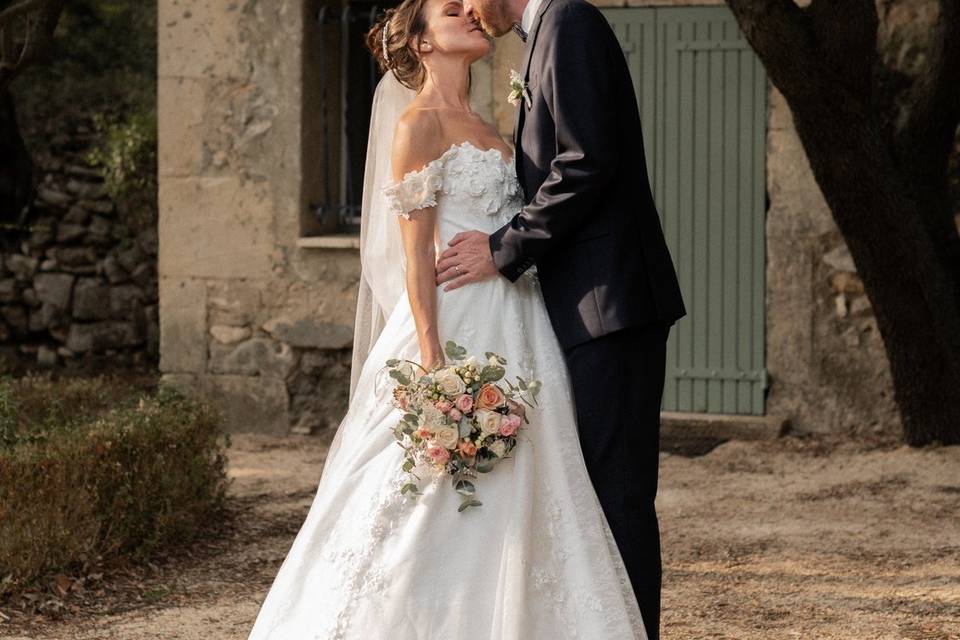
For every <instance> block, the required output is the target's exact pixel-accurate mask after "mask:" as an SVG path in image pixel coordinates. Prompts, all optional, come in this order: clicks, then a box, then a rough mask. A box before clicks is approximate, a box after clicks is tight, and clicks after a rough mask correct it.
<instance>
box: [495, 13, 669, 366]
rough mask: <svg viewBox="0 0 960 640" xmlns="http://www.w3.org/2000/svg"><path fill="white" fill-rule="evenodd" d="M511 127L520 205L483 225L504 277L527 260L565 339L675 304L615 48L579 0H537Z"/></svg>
mask: <svg viewBox="0 0 960 640" xmlns="http://www.w3.org/2000/svg"><path fill="white" fill-rule="evenodd" d="M525 57H526V59H525V64H524V69H523V72H522V73H521V75H522V76H523V78H524V81H525V82H526V83H527V87H528V89H529V93H528V96H527V98H525V99H524V100H522V102H521V104H520V106H519V108H518V114H517V118H518V119H517V126H516V130H515V133H514V145H515V149H516V154H515V158H516V164H517V166H516V169H517V178H518V179H519V181H520V184H521V186H522V188H523V190H524V194H525V198H524V199H525V202H526V204H525V206H524V208H523V209H522V211H520V213H518V214H517V215H516V216H514V218H513V219H512V220H511V221H510V222H509V223H507V224H506V225H504V226H503V227H501V228H500V229H498V230H497V231H495V232H494V233H493V234H491V236H490V250H491V253H492V255H493V261H494V263H495V264H496V266H497V269H498V270H499V271H500V273H502V274H503V275H504V276H505V277H506V278H507V279H509V280H510V281H511V282H513V281H516V280H517V278H519V277H520V276H521V275H522V274H523V272H524V271H526V270H527V269H528V268H529V267H531V266H532V265H533V264H536V266H537V272H538V275H539V279H540V283H541V288H542V290H543V297H544V302H545V304H546V307H547V312H548V314H549V315H550V320H551V323H552V324H553V328H554V331H555V332H556V334H557V337H558V339H559V341H560V344H561V345H562V346H563V347H564V348H569V347H572V346H574V345H577V344H580V343H582V342H586V341H588V340H592V339H594V338H597V337H599V336H602V335H605V334H607V333H610V332H612V331H616V330H618V329H623V328H626V327H629V326H635V325H643V324H647V323H649V322H654V321H662V322H666V323H668V324H673V323H674V322H676V320H678V319H679V318H681V317H683V316H684V315H686V309H685V308H684V304H683V299H682V297H681V294H680V287H679V284H678V282H677V274H676V272H675V270H674V268H673V261H672V260H671V258H670V253H669V251H668V249H667V245H666V242H665V240H664V237H663V230H662V228H661V226H660V218H659V216H658V214H657V209H656V206H655V205H654V202H653V195H652V193H651V191H650V182H649V178H648V176H647V166H646V161H645V158H644V150H643V135H642V133H641V129H640V113H639V110H638V107H637V100H636V95H635V94H634V90H633V83H632V81H631V78H630V71H629V68H628V67H627V62H626V59H625V58H624V55H623V50H622V49H621V47H620V44H619V42H618V41H617V38H616V35H615V34H614V32H613V29H612V28H611V27H610V24H609V23H608V22H607V20H606V18H604V17H603V14H601V13H600V11H599V10H598V9H597V8H596V7H594V6H593V5H591V4H589V3H588V2H586V1H585V0H543V3H542V4H541V6H540V8H539V11H538V12H537V15H536V17H535V18H534V21H533V26H532V27H531V29H530V33H529V34H528V36H527V44H526V50H525Z"/></svg>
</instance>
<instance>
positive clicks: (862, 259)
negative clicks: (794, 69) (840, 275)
mask: <svg viewBox="0 0 960 640" xmlns="http://www.w3.org/2000/svg"><path fill="white" fill-rule="evenodd" d="M816 111H817V107H815V106H811V105H798V106H797V110H796V111H795V112H794V122H795V124H796V128H797V134H798V135H799V137H800V140H801V142H802V143H803V146H804V149H805V150H806V152H807V156H808V158H809V159H810V165H811V168H812V169H813V173H814V175H815V177H816V179H817V183H818V184H819V185H820V188H821V190H822V191H823V195H824V198H825V199H826V201H827V204H828V205H829V206H830V209H831V211H832V212H833V217H834V220H835V221H836V223H837V226H838V227H839V228H840V231H841V233H842V234H843V237H844V239H845V240H846V243H847V246H848V248H849V249H850V254H851V256H852V257H853V261H854V264H856V265H857V272H858V274H859V275H860V277H861V279H862V280H863V285H864V290H865V292H866V294H867V296H868V297H869V299H870V302H871V304H872V306H873V309H874V313H875V315H876V319H877V326H878V328H879V329H880V335H881V336H882V337H883V342H884V346H885V349H886V352H887V357H888V359H889V362H890V372H891V375H892V378H893V387H894V397H895V400H896V402H897V405H898V407H899V409H900V415H901V418H902V420H903V426H904V435H905V437H906V440H907V442H908V443H910V444H913V445H922V444H927V443H930V442H934V441H939V442H942V443H945V444H947V443H949V444H957V443H960V393H958V392H957V391H956V390H957V389H960V306H958V304H957V291H958V290H960V282H958V279H957V273H956V270H955V269H953V268H952V265H950V264H949V263H948V261H946V260H944V259H943V258H942V256H943V254H942V252H941V250H938V248H937V246H935V243H934V240H933V238H932V237H931V234H930V229H929V228H928V227H927V225H926V224H925V223H924V218H926V219H936V218H937V217H938V216H937V214H938V213H940V212H932V213H927V215H926V216H924V215H922V212H925V211H928V210H927V209H925V207H929V206H931V203H935V202H937V201H940V198H939V197H938V196H937V195H936V194H931V193H926V194H924V193H919V194H918V195H919V196H920V197H919V198H916V197H912V193H913V192H916V191H917V190H916V189H915V188H911V187H910V186H909V185H908V184H906V182H905V180H904V177H903V173H902V172H901V171H898V168H897V166H896V165H895V163H894V162H893V159H892V158H891V157H890V154H889V152H888V151H887V148H886V147H885V145H883V144H879V136H878V135H877V134H878V127H875V126H873V127H872V126H870V123H869V122H868V121H867V120H866V119H865V118H864V117H863V114H849V115H856V116H859V117H853V118H850V117H842V116H840V115H839V114H838V113H837V112H836V110H833V111H832V113H831V117H829V118H822V117H819V115H822V114H817V113H816ZM923 196H926V197H923ZM940 217H943V216H942V215H941V216H940ZM953 235H954V236H956V228H955V227H954V229H953Z"/></svg>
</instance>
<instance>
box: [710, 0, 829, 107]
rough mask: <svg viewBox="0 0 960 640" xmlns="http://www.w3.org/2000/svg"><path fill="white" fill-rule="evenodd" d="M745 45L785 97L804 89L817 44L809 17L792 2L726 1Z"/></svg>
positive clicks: (811, 74) (809, 74)
mask: <svg viewBox="0 0 960 640" xmlns="http://www.w3.org/2000/svg"><path fill="white" fill-rule="evenodd" d="M726 2H727V6H729V7H730V10H731V11H732V12H733V15H734V16H735V17H736V19H737V22H738V23H739V25H740V30H741V31H743V35H744V36H745V37H746V39H747V42H749V43H750V46H751V47H753V49H754V51H756V52H757V55H759V56H760V59H761V60H762V61H763V64H764V67H766V69H767V74H768V75H769V76H770V80H771V81H772V82H773V84H774V85H776V86H777V88H778V89H780V91H782V92H783V93H784V95H788V96H789V95H791V94H793V95H796V94H797V93H802V92H804V91H805V90H806V89H807V86H806V85H807V82H808V81H810V80H813V79H814V78H813V77H812V76H813V75H815V73H816V71H815V70H813V69H811V68H810V63H811V62H812V61H815V60H816V55H815V53H816V44H815V42H814V38H813V30H812V24H811V22H810V19H809V17H808V16H807V15H806V14H805V13H804V12H803V10H802V9H801V8H800V7H799V6H797V4H796V3H795V2H793V0H726Z"/></svg>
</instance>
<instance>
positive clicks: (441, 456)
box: [427, 442, 450, 464]
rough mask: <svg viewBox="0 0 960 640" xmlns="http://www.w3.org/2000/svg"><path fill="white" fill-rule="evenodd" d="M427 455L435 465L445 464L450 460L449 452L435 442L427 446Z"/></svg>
mask: <svg viewBox="0 0 960 640" xmlns="http://www.w3.org/2000/svg"><path fill="white" fill-rule="evenodd" d="M427 455H428V456H430V459H431V460H433V461H434V463H436V464H446V463H447V461H448V460H450V452H449V451H447V448H446V447H444V446H442V445H440V444H437V443H436V442H431V443H430V444H429V445H427Z"/></svg>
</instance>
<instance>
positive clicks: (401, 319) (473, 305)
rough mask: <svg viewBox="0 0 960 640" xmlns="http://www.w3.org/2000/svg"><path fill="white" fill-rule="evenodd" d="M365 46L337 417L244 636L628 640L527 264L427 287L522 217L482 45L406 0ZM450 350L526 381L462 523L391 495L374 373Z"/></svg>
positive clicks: (450, 513) (628, 623) (440, 486)
mask: <svg viewBox="0 0 960 640" xmlns="http://www.w3.org/2000/svg"><path fill="white" fill-rule="evenodd" d="M368 45H369V47H370V48H371V50H372V51H373V52H374V54H375V55H376V56H377V58H378V60H379V61H380V64H381V67H382V68H383V69H384V71H389V72H387V73H386V74H385V76H384V78H383V79H382V80H381V82H380V84H379V85H378V87H377V90H376V94H375V96H374V105H373V119H372V121H371V125H370V142H369V148H368V155H367V167H366V176H365V185H364V196H363V204H362V210H363V214H362V219H363V223H362V229H361V247H362V248H361V262H362V275H361V283H360V296H359V302H358V311H357V326H356V330H355V331H356V335H355V338H356V339H355V353H354V367H353V376H352V380H351V400H350V405H349V409H348V411H347V413H346V416H345V417H344V418H343V421H342V422H341V424H340V426H339V428H338V430H337V433H336V436H335V438H334V440H333V443H332V444H331V448H330V452H329V454H328V457H327V460H326V463H325V466H324V468H323V471H322V475H321V478H320V483H319V486H318V489H317V493H316V496H315V498H314V500H313V503H312V505H311V507H310V511H309V513H308V515H307V518H306V521H305V522H304V523H303V526H302V527H301V529H300V531H299V533H298V534H297V536H296V539H295V540H294V542H293V545H292V547H291V548H290V551H289V553H288V555H287V557H286V559H285V560H284V562H283V564H282V566H281V567H280V571H279V573H278V575H277V576H276V579H275V581H274V583H273V585H272V586H271V588H270V591H269V593H268V594H267V596H266V599H265V600H264V601H263V604H262V605H261V607H260V610H259V613H258V616H257V619H256V622H255V624H254V626H253V629H252V631H251V632H250V636H249V638H250V640H267V639H269V640H301V639H307V638H311V639H314V638H316V639H322V640H336V639H356V640H377V639H385V638H388V637H389V638H393V639H396V640H405V639H406V640H428V639H431V638H451V639H453V638H455V639H457V640H481V639H482V640H536V639H541V638H542V639H548V638H549V639H550V640H554V639H563V638H582V639H585V640H594V639H598V638H603V639H605V640H628V639H630V640H632V639H634V638H642V639H644V640H645V639H646V637H647V636H646V634H645V632H644V630H643V624H642V620H641V615H640V611H639V608H638V606H637V601H636V598H635V596H634V593H633V590H632V587H631V584H630V580H629V578H628V576H627V573H626V570H625V568H624V565H623V561H622V558H621V556H620V554H619V551H618V550H617V546H616V544H615V542H614V538H613V536H612V534H611V531H610V528H609V526H608V523H607V520H606V519H605V517H604V514H603V511H602V510H601V506H600V503H599V501H598V499H597V496H596V493H595V492H594V490H593V487H592V485H591V482H590V478H589V476H588V474H587V469H586V466H585V464H584V459H583V454H582V452H581V449H580V445H579V441H578V432H577V425H576V422H575V411H574V405H573V398H572V394H571V387H570V381H569V378H568V374H567V371H566V369H565V364H564V359H563V354H562V351H561V348H560V346H559V344H558V342H557V338H556V336H555V334H554V333H553V329H552V326H551V323H550V320H549V318H548V316H547V312H546V308H545V306H544V302H543V298H542V293H541V290H540V288H539V283H538V280H537V276H536V272H535V270H534V271H528V272H527V273H526V274H525V275H524V276H523V277H521V278H519V279H518V280H517V282H515V283H511V282H509V281H508V280H507V279H506V278H503V277H498V278H495V279H491V280H487V281H483V282H479V283H475V284H471V285H467V286H463V287H460V288H458V289H452V290H450V291H444V290H443V289H442V288H438V287H437V286H436V280H435V278H436V275H435V263H436V260H437V255H438V247H443V246H445V245H446V243H447V242H448V241H449V240H450V239H451V238H452V237H453V236H454V235H455V234H457V233H458V232H461V231H465V230H470V229H480V230H482V231H485V232H487V233H489V232H492V231H494V230H495V229H497V228H499V227H500V226H501V225H503V224H504V223H505V222H506V221H508V220H509V219H510V218H512V217H513V216H514V214H516V213H517V211H519V210H520V208H521V205H522V197H521V193H520V187H519V185H518V183H517V178H516V175H515V172H514V165H513V161H512V158H511V150H510V148H509V147H508V146H507V144H506V143H505V142H504V141H503V140H502V139H501V138H500V136H499V135H498V134H497V132H496V130H495V129H494V128H493V127H492V126H491V125H490V124H488V123H486V122H484V121H483V120H482V119H481V118H480V117H479V116H477V115H476V114H475V113H473V112H472V111H471V110H470V107H469V104H468V90H469V82H470V74H469V69H470V64H471V63H472V62H474V61H475V60H477V59H479V58H481V57H482V56H484V55H485V54H486V53H487V52H488V50H489V48H490V43H489V41H488V40H487V37H486V35H485V34H484V33H483V31H481V30H480V28H479V26H478V25H477V24H476V23H475V22H474V21H473V20H472V19H471V18H470V17H468V16H467V15H466V14H465V12H464V8H463V5H462V2H461V0H404V2H403V3H401V4H400V5H399V7H397V8H396V9H395V10H388V11H387V13H386V14H385V16H384V17H383V18H381V20H380V21H379V23H378V24H377V25H375V26H374V27H373V28H372V29H371V31H370V34H369V36H368ZM388 141H389V143H388ZM385 148H387V149H389V150H390V151H389V153H387V152H385ZM448 340H453V341H455V342H457V343H458V344H460V345H462V346H464V347H465V348H466V349H467V351H468V352H469V353H471V354H483V353H484V352H486V351H493V352H496V353H499V354H501V355H503V356H504V357H505V358H506V359H507V361H508V364H507V367H506V368H507V372H508V375H511V376H521V377H523V378H525V379H527V380H532V379H539V380H540V381H541V382H542V390H541V392H540V395H539V403H538V406H537V407H536V408H535V409H532V410H528V413H527V415H528V418H529V420H530V424H529V425H528V426H527V427H526V428H525V430H524V432H523V433H524V435H525V438H523V439H521V442H520V443H519V444H518V445H517V448H516V449H515V450H514V451H513V453H512V454H511V456H510V457H509V458H506V459H504V460H503V461H502V462H501V463H500V464H499V465H497V466H496V468H495V469H494V470H493V471H492V472H490V473H486V474H483V475H481V476H480V478H479V479H478V494H479V495H480V496H482V499H483V504H482V506H479V507H474V508H470V509H467V510H465V511H463V512H458V506H459V503H460V496H459V494H457V493H456V492H455V491H453V489H452V488H451V487H450V486H449V482H438V481H433V482H425V483H423V484H422V485H421V487H420V489H421V491H422V495H420V496H418V497H411V496H409V495H402V494H401V493H400V487H401V486H402V485H403V484H404V482H405V477H406V474H405V473H404V472H403V471H402V469H401V466H402V464H403V460H404V455H405V452H404V450H403V449H402V448H401V447H399V446H397V444H396V441H395V440H394V435H393V428H394V427H395V426H396V423H397V419H398V417H399V413H398V411H397V410H396V409H394V407H393V406H392V404H391V397H392V393H391V385H390V384H389V381H388V380H385V379H384V375H383V367H384V363H385V361H387V360H388V359H391V358H406V359H409V360H412V361H416V362H420V363H422V364H424V365H425V366H427V367H430V366H437V365H441V364H443V363H444V352H443V348H442V345H444V344H445V343H446V341H448Z"/></svg>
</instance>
